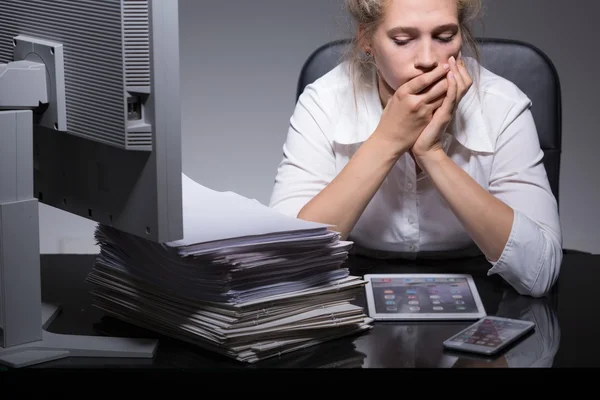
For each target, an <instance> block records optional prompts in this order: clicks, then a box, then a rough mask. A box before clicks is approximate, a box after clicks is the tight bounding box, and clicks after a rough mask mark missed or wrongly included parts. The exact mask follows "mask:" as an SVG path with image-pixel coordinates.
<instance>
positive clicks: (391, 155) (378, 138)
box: [368, 131, 410, 162]
mask: <svg viewBox="0 0 600 400" xmlns="http://www.w3.org/2000/svg"><path fill="white" fill-rule="evenodd" d="M368 141H369V142H371V143H372V144H373V146H374V147H375V148H377V152H378V153H379V154H381V155H383V156H384V157H385V158H388V159H390V160H392V161H393V162H396V161H398V159H399V158H400V157H402V155H403V154H404V153H406V152H407V151H408V150H409V149H410V145H409V144H408V143H403V142H402V141H399V140H390V139H388V138H387V137H386V136H385V135H383V134H380V133H379V132H378V131H375V132H374V133H373V134H372V135H371V137H370V138H369V139H368Z"/></svg>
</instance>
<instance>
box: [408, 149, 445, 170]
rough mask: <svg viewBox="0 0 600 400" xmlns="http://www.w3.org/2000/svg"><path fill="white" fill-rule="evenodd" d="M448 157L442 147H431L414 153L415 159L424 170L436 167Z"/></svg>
mask: <svg viewBox="0 0 600 400" xmlns="http://www.w3.org/2000/svg"><path fill="white" fill-rule="evenodd" d="M448 159H449V157H448V155H447V154H446V152H445V151H444V149H441V148H439V149H432V150H429V151H426V152H424V153H422V154H415V161H416V162H417V163H418V164H419V166H420V167H421V168H422V169H423V170H424V171H425V172H427V171H429V170H431V169H432V168H436V167H437V166H439V165H441V164H442V163H444V162H446V161H447V160H448Z"/></svg>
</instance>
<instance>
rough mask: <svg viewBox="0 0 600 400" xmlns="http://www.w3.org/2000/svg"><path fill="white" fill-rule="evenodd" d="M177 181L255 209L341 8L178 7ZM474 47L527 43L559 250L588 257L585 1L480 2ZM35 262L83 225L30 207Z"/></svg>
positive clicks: (84, 229) (299, 4)
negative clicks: (557, 120) (553, 188)
mask: <svg viewBox="0 0 600 400" xmlns="http://www.w3.org/2000/svg"><path fill="white" fill-rule="evenodd" d="M180 4H181V54H182V60H181V61H182V79H183V85H182V86H183V96H184V104H183V111H184V113H183V129H184V137H183V170H184V172H185V173H186V174H188V175H189V176H190V177H192V178H193V179H195V180H197V181H199V182H200V183H202V184H203V185H205V186H207V187H210V188H213V189H216V190H232V191H235V192H237V193H240V194H242V195H244V196H246V197H250V198H255V199H257V200H259V201H261V202H263V203H267V202H268V200H269V195H270V191H271V186H272V182H273V177H274V174H275V170H276V168H277V164H278V163H279V161H280V158H281V147H282V145H283V141H284V140H285V134H286V131H287V125H288V121H289V117H290V115H291V113H292V112H293V107H294V95H295V90H296V80H297V77H298V74H299V72H300V68H301V66H302V64H303V62H304V61H305V59H306V57H307V56H308V55H309V54H310V53H311V52H312V51H313V50H314V49H315V48H316V47H318V46H320V45H321V44H323V43H325V42H327V41H329V40H333V39H337V38H342V37H346V36H348V35H349V34H352V32H351V31H350V30H349V28H350V27H349V25H348V20H347V16H346V14H345V12H344V10H343V0H253V1H243V0H238V1H198V0H180ZM485 6H486V16H485V18H484V24H485V25H484V26H485V30H484V31H480V32H479V33H480V34H481V35H484V36H494V37H506V38H514V39H520V40H525V41H528V42H530V43H532V44H534V45H536V46H538V47H539V48H541V49H542V50H543V51H544V52H546V53H547V54H548V55H549V56H550V57H551V58H552V60H553V61H554V63H555V65H556V67H557V69H558V72H559V74H560V77H561V80H562V90H563V96H564V98H563V102H564V103H563V106H564V114H563V118H564V121H563V129H564V131H563V132H564V139H563V148H564V152H563V163H562V173H561V190H560V196H561V210H560V211H561V219H562V224H563V228H564V240H565V246H566V247H569V248H574V249H580V250H585V251H591V252H595V253H600V218H599V217H598V212H597V205H598V204H600V177H599V174H598V170H600V158H599V157H598V156H597V155H596V153H597V151H598V149H600V134H599V132H598V125H599V124H600V117H599V115H600V113H599V112H598V111H597V110H596V108H597V107H598V101H597V93H600V79H599V78H598V76H597V70H598V65H600V55H599V52H598V49H599V48H600V47H599V46H598V42H597V35H598V33H599V32H598V29H597V28H596V27H595V24H594V22H595V21H594V20H593V18H595V16H597V15H599V14H600V2H598V1H597V0H576V1H567V0H553V1H548V0H496V1H490V0H488V1H487V2H486V3H485ZM40 208H41V210H40V223H41V231H40V240H41V242H40V244H41V251H42V253H93V252H96V251H97V248H96V246H95V245H94V243H93V238H92V233H93V227H94V224H93V223H91V222H90V221H87V220H85V219H83V218H79V217H75V216H72V215H69V214H66V213H64V212H62V211H58V210H55V209H52V208H49V207H47V206H44V205H41V206H40Z"/></svg>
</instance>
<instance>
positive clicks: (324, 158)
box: [271, 86, 402, 239]
mask: <svg viewBox="0 0 600 400" xmlns="http://www.w3.org/2000/svg"><path fill="white" fill-rule="evenodd" d="M322 101H323V100H322V99H319V98H318V96H317V93H316V91H315V90H314V89H313V88H312V87H310V86H309V87H307V89H306V90H305V92H304V93H303V94H302V96H301V97H300V98H299V100H298V105H297V107H296V110H295V112H294V115H293V116H292V119H291V124H290V128H289V131H288V137H287V140H286V143H285V145H284V159H283V161H282V162H281V164H280V166H279V169H278V173H277V177H276V179H275V187H274V189H273V194H272V197H271V206H272V207H273V208H276V209H279V210H281V211H283V212H285V213H287V214H290V215H293V216H297V217H298V218H301V219H305V220H311V221H316V222H321V223H326V224H330V225H332V229H335V230H336V231H338V232H340V233H341V236H342V238H343V239H345V238H346V237H347V236H348V234H349V232H350V231H351V230H352V228H353V227H354V225H355V224H356V222H357V221H358V219H359V218H360V216H361V214H362V213H363V211H364V209H365V208H366V207H367V205H368V204H369V202H370V201H371V199H372V198H373V196H374V195H375V193H376V192H377V190H378V189H379V187H380V186H381V184H382V183H383V181H384V179H385V177H386V176H387V175H388V173H389V172H390V170H391V169H392V167H393V166H394V164H395V162H396V161H397V159H398V158H399V157H400V156H401V154H402V150H393V147H392V146H390V145H389V143H387V142H385V141H383V140H380V139H379V137H378V136H377V135H372V136H371V137H369V139H367V140H366V141H365V142H364V143H363V144H362V145H361V146H360V148H359V149H358V150H357V151H356V153H355V154H354V155H353V156H352V158H351V159H350V161H349V162H348V164H347V165H346V166H345V167H344V169H343V170H342V171H340V173H339V174H337V175H336V168H335V154H334V151H333V148H332V146H331V144H330V142H329V140H328V139H327V136H326V132H327V131H328V130H329V127H330V126H331V125H332V124H331V122H330V121H329V118H330V117H329V116H328V115H327V114H326V113H325V112H324V109H323V107H322V105H321V104H320V103H321V102H322Z"/></svg>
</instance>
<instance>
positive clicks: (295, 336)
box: [87, 175, 371, 362]
mask: <svg viewBox="0 0 600 400" xmlns="http://www.w3.org/2000/svg"><path fill="white" fill-rule="evenodd" d="M183 199H184V201H183V215H184V238H183V239H182V240H180V241H176V242H170V243H163V244H159V243H153V242H150V241H147V240H145V239H143V238H140V237H136V236H133V235H129V234H126V233H123V232H120V231H118V230H116V229H113V228H111V227H107V226H104V225H100V226H98V228H97V230H96V239H97V242H98V245H99V246H100V249H101V252H100V255H99V256H98V258H97V261H96V264H95V266H94V268H93V269H92V271H91V272H90V274H89V276H88V278H87V281H88V282H90V283H92V284H93V285H94V289H93V290H92V295H93V298H94V304H95V305H96V306H97V307H99V308H101V309H103V310H104V311H105V312H107V314H109V315H112V316H114V317H116V318H119V319H122V320H124V321H128V322H130V323H133V324H136V325H139V326H141V327H144V328H147V329H151V330H154V331H156V332H159V333H162V334H165V335H168V336H171V337H175V338H179V339H181V340H185V341H187V342H191V343H195V344H197V345H198V346H201V347H203V348H208V349H210V350H213V351H216V352H219V353H221V354H224V355H226V356H228V357H232V358H235V359H237V360H240V361H246V362H256V361H259V360H261V359H264V358H269V357H272V356H275V355H279V354H284V353H288V352H291V351H295V350H298V349H301V348H306V347H308V346H313V345H316V344H319V343H323V342H326V341H329V340H332V339H335V338H340V337H343V336H347V335H350V334H354V333H358V332H361V331H364V330H366V329H369V328H370V327H371V326H370V322H371V319H369V318H368V317H367V316H366V315H365V314H364V310H363V309H362V308H361V307H358V306H356V305H353V304H352V303H351V302H352V301H353V300H354V298H355V296H356V295H357V293H358V291H360V290H363V286H364V284H365V282H364V281H363V280H362V279H359V278H358V277H354V276H350V275H349V271H348V269H346V268H343V263H344V261H345V260H346V258H347V256H348V250H349V249H350V247H351V245H352V243H351V242H347V241H341V240H340V237H339V234H338V233H337V232H334V231H331V230H329V229H328V227H327V226H326V225H323V224H316V223H312V222H308V221H302V220H299V219H296V218H291V217H288V216H285V215H282V214H280V213H279V212H277V211H275V210H272V209H270V208H268V207H266V206H264V205H262V204H260V203H259V202H257V201H254V200H250V199H247V198H244V197H242V196H240V195H238V194H236V193H233V192H217V191H213V190H211V189H207V188H205V187H203V186H201V185H199V184H197V183H196V182H194V181H192V180H191V179H189V178H188V177H186V176H185V175H184V176H183Z"/></svg>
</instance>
